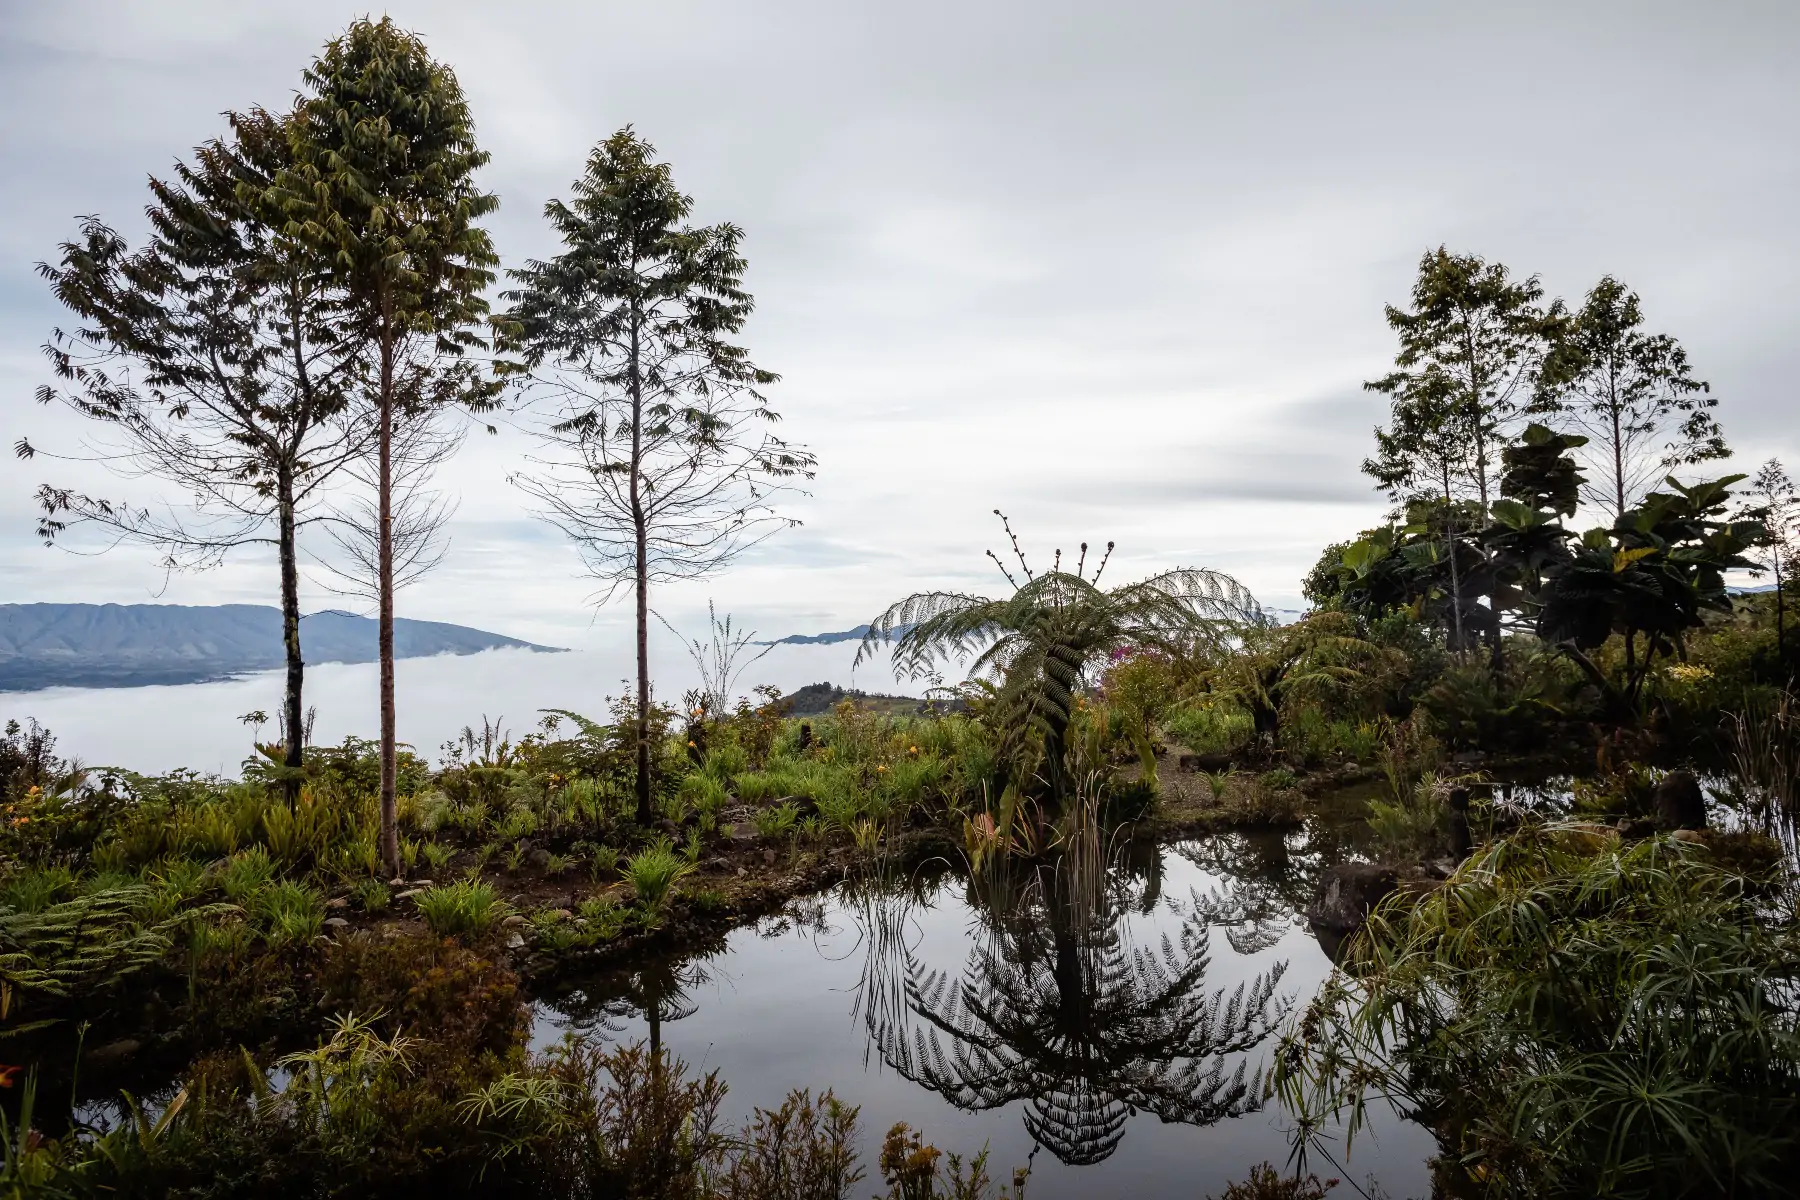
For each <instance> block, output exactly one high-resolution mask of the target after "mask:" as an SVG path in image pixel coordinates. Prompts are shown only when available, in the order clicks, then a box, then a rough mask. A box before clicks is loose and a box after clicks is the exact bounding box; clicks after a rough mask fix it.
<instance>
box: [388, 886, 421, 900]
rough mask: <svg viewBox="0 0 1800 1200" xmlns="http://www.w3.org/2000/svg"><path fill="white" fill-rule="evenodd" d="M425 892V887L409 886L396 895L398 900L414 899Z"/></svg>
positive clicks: (395, 897)
mask: <svg viewBox="0 0 1800 1200" xmlns="http://www.w3.org/2000/svg"><path fill="white" fill-rule="evenodd" d="M424 893H425V889H424V888H407V889H406V890H405V891H404V892H400V893H398V894H396V895H395V896H394V899H396V900H413V899H416V898H417V897H419V896H421V895H423V894H424Z"/></svg>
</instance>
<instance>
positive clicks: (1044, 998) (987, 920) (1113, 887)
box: [854, 845, 1292, 1165]
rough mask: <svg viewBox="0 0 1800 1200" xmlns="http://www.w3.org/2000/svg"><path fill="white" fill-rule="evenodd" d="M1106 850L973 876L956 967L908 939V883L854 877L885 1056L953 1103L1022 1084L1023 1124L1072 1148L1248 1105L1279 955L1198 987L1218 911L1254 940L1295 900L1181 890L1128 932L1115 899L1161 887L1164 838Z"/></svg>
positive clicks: (867, 990) (1128, 899)
mask: <svg viewBox="0 0 1800 1200" xmlns="http://www.w3.org/2000/svg"><path fill="white" fill-rule="evenodd" d="M1108 857H1109V861H1104V862H1096V863H1088V862H1083V861H1082V857H1081V856H1079V855H1065V856H1061V857H1059V858H1057V859H1055V860H1052V861H1048V862H1037V863H1030V864H1019V863H1010V864H1005V865H1003V866H1002V867H1000V868H998V869H995V870H993V871H991V872H988V873H985V874H983V875H981V876H978V877H975V878H971V879H969V880H968V881H967V882H966V885H965V892H966V901H967V903H968V905H969V908H970V909H971V911H972V912H973V913H974V914H975V917H976V925H975V929H974V930H973V931H972V934H973V936H972V939H971V940H972V943H973V944H972V946H971V948H970V952H969V954H968V957H967V959H966V960H965V961H964V963H963V964H962V966H961V967H960V969H947V968H943V967H938V966H934V965H932V964H931V963H930V962H928V961H926V960H925V959H923V958H922V957H921V956H920V955H919V954H918V953H917V951H916V948H915V945H914V944H913V942H912V941H911V940H910V939H909V938H908V937H907V935H906V927H907V922H908V918H909V916H910V908H911V905H912V904H913V903H914V902H915V901H914V898H913V896H912V894H911V893H910V892H908V891H906V890H892V889H886V890H884V889H879V888H875V887H867V888H865V889H863V892H862V895H861V896H860V897H858V898H859V899H860V901H861V902H860V904H857V905H856V906H855V908H854V911H856V913H857V917H858V921H859V923H860V924H861V925H862V926H863V931H864V933H865V937H866V946H867V958H866V959H865V965H864V971H863V988H862V990H861V991H860V993H859V996H858V1005H859V1008H860V1011H861V1014H862V1016H863V1019H864V1022H865V1024H866V1026H867V1028H868V1032H869V1037H870V1041H871V1044H872V1045H873V1046H874V1047H875V1048H876V1049H877V1050H878V1051H879V1053H880V1055H881V1057H882V1059H883V1060H884V1061H886V1062H887V1063H888V1064H889V1065H890V1066H892V1067H893V1068H894V1069H895V1070H897V1071H899V1072H900V1073H901V1074H902V1075H903V1076H905V1077H906V1078H908V1079H910V1080H912V1081H914V1082H916V1083H918V1084H920V1085H921V1086H923V1087H925V1088H927V1089H929V1090H931V1091H933V1092H936V1093H937V1094H939V1095H940V1096H942V1097H944V1098H945V1099H946V1100H948V1101H949V1102H950V1103H951V1104H953V1105H955V1106H956V1107H957V1108H959V1109H962V1110H964V1111H985V1110H989V1109H995V1108H1000V1107H1004V1106H1006V1105H1009V1104H1013V1103H1015V1102H1023V1105H1024V1114H1023V1117H1024V1123H1025V1127H1026V1129H1027V1131H1028V1132H1029V1133H1030V1135H1031V1137H1032V1140H1033V1142H1034V1143H1035V1144H1036V1145H1039V1146H1042V1147H1043V1148H1045V1149H1046V1150H1048V1151H1049V1152H1050V1153H1051V1154H1053V1155H1055V1156H1056V1158H1057V1159H1059V1160H1060V1161H1062V1162H1064V1163H1067V1164H1070V1165H1085V1164H1091V1163H1097V1162H1100V1161H1103V1160H1104V1159H1106V1158H1108V1157H1109V1156H1111V1155H1112V1153H1113V1152H1114V1151H1115V1150H1117V1149H1118V1146H1119V1143H1120V1140H1121V1139H1122V1138H1123V1136H1124V1132H1125V1125H1126V1122H1127V1120H1128V1119H1129V1118H1130V1117H1131V1116H1132V1114H1134V1113H1136V1112H1139V1111H1143V1112H1150V1113H1154V1114H1155V1115H1156V1116H1158V1117H1160V1118H1161V1119H1162V1120H1164V1121H1170V1122H1180V1123H1183V1124H1188V1125H1211V1124H1213V1123H1215V1122H1217V1121H1220V1120H1222V1119H1224V1118H1226V1117H1234V1116H1239V1115H1242V1114H1244V1113H1247V1112H1250V1111H1252V1110H1254V1109H1256V1108H1258V1107H1260V1104H1261V1097H1262V1073H1261V1068H1260V1067H1258V1068H1256V1069H1252V1068H1251V1064H1250V1061H1249V1059H1248V1057H1247V1056H1248V1055H1249V1052H1250V1051H1252V1050H1254V1049H1256V1048H1257V1047H1258V1046H1260V1045H1261V1044H1262V1043H1263V1042H1264V1041H1265V1040H1266V1039H1268V1038H1269V1036H1270V1035H1271V1033H1272V1032H1273V1030H1274V1028H1275V1025H1276V1024H1277V1023H1278V1022H1279V1021H1280V1019H1281V1018H1282V1017H1283V1016H1284V1015H1285V1014H1286V1012H1287V1009H1288V1006H1289V1003H1290V1001H1289V1000H1288V998H1286V997H1283V996H1281V995H1279V994H1278V991H1277V989H1278V986H1279V984H1280V982H1281V978H1282V976H1283V974H1284V973H1285V971H1286V968H1287V964H1286V963H1285V962H1279V963H1276V964H1274V965H1273V966H1272V967H1271V968H1270V969H1268V970H1266V971H1264V972H1262V973H1260V974H1258V975H1256V976H1255V977H1254V978H1251V979H1248V980H1243V981H1240V982H1239V983H1238V984H1237V986H1236V987H1235V988H1231V989H1229V990H1227V989H1226V988H1224V987H1216V988H1209V987H1208V972H1209V970H1210V968H1211V966H1212V955H1211V930H1212V928H1213V927H1214V926H1224V927H1225V928H1226V930H1227V933H1228V936H1240V937H1246V938H1247V939H1248V940H1249V941H1250V942H1255V943H1257V944H1258V946H1259V948H1261V949H1266V948H1267V947H1268V946H1269V945H1273V939H1268V938H1267V937H1266V933H1265V932H1264V931H1265V928H1266V922H1268V921H1270V920H1279V921H1280V923H1281V924H1282V926H1283V927H1284V928H1285V926H1286V924H1287V920H1288V919H1289V918H1290V917H1291V913H1292V910H1291V909H1289V910H1286V911H1285V912H1282V913H1280V914H1279V916H1277V914H1276V913H1275V911H1274V910H1273V909H1272V908H1270V907H1269V906H1268V905H1267V904H1266V903H1265V902H1264V899H1263V898H1262V897H1255V898H1251V897H1248V896H1245V895H1239V894H1236V893H1235V892H1233V893H1215V894H1213V895H1202V894H1200V893H1198V892H1194V893H1192V894H1190V896H1189V897H1188V898H1187V899H1186V900H1184V901H1183V900H1175V899H1173V898H1168V899H1167V900H1166V903H1167V905H1168V906H1169V907H1170V908H1171V909H1172V910H1173V911H1174V913H1175V914H1176V918H1177V919H1176V921H1175V923H1174V927H1173V928H1172V929H1171V928H1165V929H1163V930H1162V932H1161V933H1160V935H1159V936H1158V937H1156V938H1155V939H1153V940H1147V941H1146V942H1144V943H1140V942H1139V941H1138V940H1137V939H1134V938H1133V937H1132V934H1131V930H1130V928H1129V927H1128V925H1127V923H1126V917H1127V914H1130V913H1138V914H1146V915H1147V914H1149V913H1151V912H1152V911H1154V910H1155V909H1156V908H1157V907H1158V905H1159V902H1163V901H1164V900H1165V898H1164V897H1163V896H1162V883H1163V877H1164V869H1163V856H1162V852H1161V851H1160V850H1158V849H1157V848H1156V847H1153V846H1134V845H1126V846H1124V847H1121V848H1119V849H1118V850H1116V851H1115V852H1114V853H1113V854H1111V855H1110V856H1108ZM1278 937H1279V935H1277V939H1278ZM1233 945H1234V949H1235V948H1237V943H1235V942H1234V943H1233ZM1239 952H1240V953H1249V952H1251V951H1250V950H1248V949H1244V950H1240V951H1239Z"/></svg>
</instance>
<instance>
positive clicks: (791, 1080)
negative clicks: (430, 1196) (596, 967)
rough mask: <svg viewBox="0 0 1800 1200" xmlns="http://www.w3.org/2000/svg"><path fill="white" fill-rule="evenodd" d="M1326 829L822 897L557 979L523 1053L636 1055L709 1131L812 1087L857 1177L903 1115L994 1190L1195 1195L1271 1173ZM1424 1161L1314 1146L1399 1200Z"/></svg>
mask: <svg viewBox="0 0 1800 1200" xmlns="http://www.w3.org/2000/svg"><path fill="white" fill-rule="evenodd" d="M1352 828H1353V827H1352V826H1349V825H1346V824H1343V823H1339V822H1334V821H1331V820H1322V821H1320V822H1317V823H1315V824H1314V825H1313V826H1312V827H1311V828H1309V830H1307V831H1305V832H1301V831H1294V832H1292V833H1290V834H1287V835H1282V834H1279V833H1258V834H1255V835H1249V836H1246V835H1238V834H1231V835H1222V836H1216V837H1210V838H1206V839H1203V840H1197V841H1193V842H1187V843H1182V844H1178V845H1172V846H1164V847H1156V846H1149V845H1120V846H1113V847H1110V848H1106V849H1103V850H1102V851H1101V852H1100V853H1099V854H1097V855H1089V856H1087V861H1086V862H1085V864H1084V863H1082V862H1075V863H1070V862H1067V861H1065V862H1063V863H1061V864H1057V865H1043V866H1039V867H1036V868H1032V869H1015V870H1012V871H1010V872H1009V873H1006V874H1002V875H997V876H993V877H990V878H986V879H983V880H981V881H976V882H972V881H970V880H969V879H968V878H966V877H965V876H963V875H961V874H959V873H957V872H954V871H950V870H948V869H941V870H937V871H935V872H934V871H932V870H930V869H926V870H923V871H918V872H914V873H912V874H910V875H906V876H902V877H899V878H889V879H886V880H884V881H879V882H863V883H858V884H853V885H845V886H843V887H840V888H838V889H836V890H835V891H832V892H830V893H828V894H826V895H823V896H820V897H814V898H811V899H809V900H806V901H803V902H800V903H797V904H795V905H794V906H792V907H791V908H790V909H789V910H788V911H786V912H784V913H783V914H781V915H779V916H777V917H774V918H770V919H766V920H764V921H763V922H761V923H760V924H758V925H757V926H755V927H751V928H745V929H740V930H738V931H736V932H735V933H733V934H731V935H730V936H729V937H728V938H726V939H724V941H723V943H722V945H720V946H718V947H717V948H715V949H714V951H713V952H711V953H707V954H702V955H695V956H690V957H685V958H665V959H661V960H657V961H652V962H645V963H641V964H638V965H636V966H635V967H633V968H630V969H623V970H616V971H611V972H606V973H602V974H597V975H595V976H593V977H591V978H586V979H580V980H577V981H574V982H573V983H572V984H571V985H570V986H568V987H567V988H566V989H564V990H563V991H562V992H561V993H560V994H558V995H556V996H553V997H548V998H545V999H542V1000H540V1001H539V1002H538V1004H537V1006H536V1024H535V1029H534V1032H533V1039H534V1041H535V1042H536V1043H537V1044H538V1045H545V1044H550V1043H553V1042H555V1041H556V1040H557V1039H558V1038H560V1037H562V1036H563V1035H564V1034H565V1033H569V1032H579V1033H588V1034H594V1035H598V1036H601V1037H604V1038H607V1039H610V1040H615V1041H630V1040H637V1039H640V1038H643V1039H649V1038H655V1039H656V1040H659V1041H660V1042H661V1043H662V1044H663V1045H664V1046H666V1047H668V1048H669V1049H670V1050H671V1051H673V1052H674V1053H675V1054H677V1055H679V1056H680V1057H681V1058H683V1059H685V1060H686V1061H687V1063H688V1064H689V1066H690V1068H697V1069H699V1070H702V1071H705V1070H714V1069H716V1070H718V1072H719V1074H720V1076H721V1078H723V1079H724V1080H725V1081H727V1082H728V1083H729V1085H730V1088H731V1091H730V1095H729V1097H728V1100H727V1104H726V1109H727V1115H728V1116H729V1117H731V1118H733V1119H734V1120H735V1119H741V1118H743V1117H745V1116H747V1115H749V1113H750V1110H751V1108H752V1107H753V1106H757V1105H761V1106H765V1107H773V1106H774V1105H776V1104H778V1103H779V1102H780V1101H781V1099H782V1098H783V1097H784V1096H785V1095H786V1093H787V1092H788V1091H789V1090H790V1089H792V1088H798V1087H810V1088H813V1089H814V1090H815V1091H817V1090H820V1089H823V1088H825V1087H831V1088H833V1089H835V1091H836V1092H837V1094H838V1096H839V1098H840V1099H843V1100H845V1101H847V1102H850V1103H854V1104H857V1105H860V1106H861V1110H862V1113H861V1116H862V1119H861V1136H862V1141H863V1149H864V1160H865V1162H866V1163H869V1164H871V1165H872V1164H873V1161H874V1152H875V1150H876V1148H877V1147H878V1146H879V1143H880V1140H881V1138H882V1136H883V1134H884V1133H885V1132H886V1130H887V1129H888V1128H889V1127H890V1126H891V1125H892V1124H893V1123H895V1122H896V1121H905V1122H907V1123H908V1124H910V1125H912V1126H913V1127H914V1128H915V1129H919V1130H921V1131H922V1132H923V1133H924V1135H925V1137H926V1138H927V1140H930V1141H933V1142H935V1143H936V1144H937V1145H938V1146H940V1147H942V1148H943V1149H945V1150H947V1151H949V1150H955V1151H960V1152H963V1153H965V1154H967V1153H970V1152H974V1151H978V1150H979V1149H980V1148H981V1147H982V1146H983V1145H984V1144H985V1145H986V1146H987V1147H988V1148H989V1150H990V1154H991V1157H990V1172H991V1174H993V1175H994V1176H995V1177H996V1178H998V1179H1006V1178H1008V1177H1009V1176H1010V1174H1011V1171H1012V1169H1013V1168H1014V1167H1016V1166H1021V1165H1026V1164H1029V1165H1030V1167H1031V1171H1032V1174H1031V1180H1030V1187H1029V1192H1030V1195H1031V1196H1032V1197H1033V1200H1041V1198H1055V1197H1075V1196H1134V1197H1143V1198H1145V1200H1149V1198H1153V1197H1203V1196H1206V1195H1208V1194H1209V1193H1216V1192H1220V1191H1222V1190H1223V1189H1224V1187H1225V1185H1226V1184H1227V1183H1229V1182H1232V1181H1234V1180H1239V1179H1242V1178H1244V1177H1245V1176H1246V1175H1247V1174H1248V1171H1249V1168H1250V1167H1251V1166H1253V1165H1254V1164H1256V1163H1259V1162H1262V1161H1264V1160H1269V1161H1273V1162H1275V1163H1276V1164H1278V1165H1279V1164H1281V1163H1284V1162H1285V1161H1287V1158H1288V1154H1289V1140H1288V1137H1287V1134H1288V1131H1289V1130H1290V1129H1291V1127H1292V1121H1291V1119H1290V1118H1289V1117H1288V1116H1287V1114H1285V1113H1284V1112H1283V1111H1282V1110H1281V1109H1280V1107H1279V1105H1278V1104H1277V1103H1274V1102H1271V1103H1269V1104H1267V1105H1265V1104H1263V1103H1262V1102H1261V1096H1262V1088H1261V1082H1260V1072H1261V1071H1263V1070H1264V1069H1265V1068H1266V1067H1267V1065H1268V1063H1269V1061H1270V1056H1271V1053H1272V1051H1273V1049H1274V1046H1275V1044H1276V1043H1277V1041H1278V1040H1279V1033H1280V1029H1281V1027H1282V1024H1283V1022H1284V1020H1285V1019H1286V1018H1287V1017H1288V1016H1289V1015H1290V1014H1291V1013H1292V1012H1293V1010H1294V1009H1295V1007H1297V1006H1299V1005H1303V1004H1304V1003H1305V1001H1306V1000H1307V999H1308V998H1310V996H1311V995H1312V994H1313V991H1314V990H1315V989H1316V988H1317V986H1318V985H1319V983H1320V982H1321V981H1322V980H1323V979H1324V978H1325V977H1326V975H1327V974H1328V973H1329V971H1330V961H1329V959H1328V958H1327V956H1326V953H1325V951H1324V950H1323V949H1322V948H1321V946H1320V943H1319V941H1318V940H1317V939H1316V938H1315V937H1314V935H1313V934H1312V932H1310V931H1309V929H1308V928H1307V927H1306V925H1305V923H1304V922H1303V921H1302V920H1301V918H1300V917H1299V916H1298V913H1299V912H1300V911H1301V910H1302V909H1303V908H1304V907H1305V905H1306V904H1307V902H1308V901H1309V900H1310V899H1311V897H1312V894H1313V883H1314V880H1315V878H1316V876H1317V873H1318V871H1319V870H1320V869H1321V868H1322V867H1324V866H1325V865H1327V864H1329V863H1330V862H1333V861H1337V860H1338V859H1340V858H1342V857H1344V856H1345V855H1347V854H1353V853H1354V847H1353V846H1352V845H1351V844H1349V842H1348V841H1347V840H1346V839H1347V838H1349V837H1353V836H1355V835H1354V834H1353V833H1351V832H1350V831H1351V829H1352ZM1431 1150H1432V1142H1431V1139H1430V1137H1429V1135H1428V1134H1427V1133H1426V1132H1425V1131H1424V1130H1423V1129H1421V1128H1420V1127H1418V1126H1416V1125H1412V1124H1410V1123H1407V1122H1404V1121H1402V1120H1400V1119H1398V1118H1397V1117H1392V1116H1388V1115H1386V1114H1383V1118H1382V1119H1381V1120H1378V1121H1377V1122H1376V1123H1375V1128H1374V1130H1373V1135H1372V1136H1370V1135H1369V1134H1368V1133H1363V1134H1359V1136H1358V1139H1357V1142H1356V1144H1355V1146H1354V1147H1353V1153H1352V1154H1351V1155H1350V1156H1349V1157H1348V1158H1347V1159H1346V1158H1345V1157H1344V1155H1343V1148H1342V1145H1341V1143H1339V1144H1338V1145H1337V1146H1336V1147H1335V1154H1336V1157H1337V1158H1338V1161H1339V1164H1341V1170H1342V1173H1343V1174H1344V1175H1345V1176H1346V1177H1347V1181H1348V1180H1354V1181H1355V1183H1356V1184H1358V1185H1360V1186H1362V1187H1364V1188H1368V1182H1369V1180H1370V1179H1371V1178H1373V1179H1374V1180H1376V1181H1378V1182H1379V1184H1380V1187H1381V1190H1382V1191H1384V1192H1385V1193H1386V1194H1387V1195H1389V1196H1392V1197H1405V1196H1423V1195H1426V1194H1427V1193H1428V1191H1429V1186H1428V1183H1427V1176H1426V1171H1425V1167H1424V1161H1425V1159H1426V1157H1427V1156H1428V1155H1429V1154H1430V1153H1431ZM1312 1166H1313V1168H1314V1169H1316V1170H1318V1171H1319V1173H1320V1174H1321V1175H1327V1176H1330V1175H1338V1174H1340V1167H1339V1166H1334V1165H1333V1164H1331V1163H1328V1162H1324V1161H1321V1160H1318V1159H1315V1160H1314V1161H1313V1163H1312ZM1369 1190H1370V1191H1371V1192H1373V1191H1374V1189H1373V1188H1369ZM1338 1194H1344V1195H1355V1194H1356V1191H1355V1189H1354V1188H1352V1187H1351V1186H1349V1184H1348V1182H1347V1183H1346V1186H1345V1187H1344V1188H1343V1189H1342V1190H1341V1191H1340V1192H1339V1193H1338Z"/></svg>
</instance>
